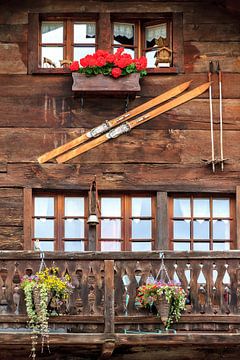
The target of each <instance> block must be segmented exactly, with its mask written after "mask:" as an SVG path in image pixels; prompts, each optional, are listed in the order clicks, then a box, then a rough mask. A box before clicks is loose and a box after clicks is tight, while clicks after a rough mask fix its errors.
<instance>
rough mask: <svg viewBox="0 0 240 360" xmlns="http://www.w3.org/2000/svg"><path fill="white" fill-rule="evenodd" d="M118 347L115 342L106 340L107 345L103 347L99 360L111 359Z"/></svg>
mask: <svg viewBox="0 0 240 360" xmlns="http://www.w3.org/2000/svg"><path fill="white" fill-rule="evenodd" d="M115 347H116V342H115V340H110V339H109V340H106V341H105V343H104V344H103V345H102V352H101V356H100V358H99V360H107V359H110V357H111V356H112V353H113V351H114V349H115Z"/></svg>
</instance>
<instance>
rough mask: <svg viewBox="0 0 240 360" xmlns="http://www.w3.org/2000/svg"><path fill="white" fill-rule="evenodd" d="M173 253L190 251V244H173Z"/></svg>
mask: <svg viewBox="0 0 240 360" xmlns="http://www.w3.org/2000/svg"><path fill="white" fill-rule="evenodd" d="M173 250H174V251H190V243H189V242H185V243H184V242H182V243H180V242H175V243H174V244H173Z"/></svg>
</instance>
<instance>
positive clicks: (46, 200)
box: [34, 197, 54, 216]
mask: <svg viewBox="0 0 240 360" xmlns="http://www.w3.org/2000/svg"><path fill="white" fill-rule="evenodd" d="M34 215H35V216H54V198H53V197H35V198H34Z"/></svg>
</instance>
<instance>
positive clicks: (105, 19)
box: [97, 13, 112, 52]
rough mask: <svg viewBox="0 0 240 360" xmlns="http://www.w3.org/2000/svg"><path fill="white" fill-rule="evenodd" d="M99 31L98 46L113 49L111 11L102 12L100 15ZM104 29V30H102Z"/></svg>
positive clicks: (103, 48) (107, 49) (108, 49)
mask: <svg viewBox="0 0 240 360" xmlns="http://www.w3.org/2000/svg"><path fill="white" fill-rule="evenodd" d="M98 27H99V31H98V32H97V33H98V38H97V43H98V48H99V49H102V50H106V51H109V52H111V50H112V46H111V44H112V24H111V18H110V13H100V14H99V17H98ZM102 29H104V31H102Z"/></svg>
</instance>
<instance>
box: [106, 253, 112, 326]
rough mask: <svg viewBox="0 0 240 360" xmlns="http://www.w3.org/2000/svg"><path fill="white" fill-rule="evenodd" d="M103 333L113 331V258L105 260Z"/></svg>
mask: <svg viewBox="0 0 240 360" xmlns="http://www.w3.org/2000/svg"><path fill="white" fill-rule="evenodd" d="M104 266H105V299H104V318H105V328H104V332H105V333H114V260H105V261H104Z"/></svg>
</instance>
